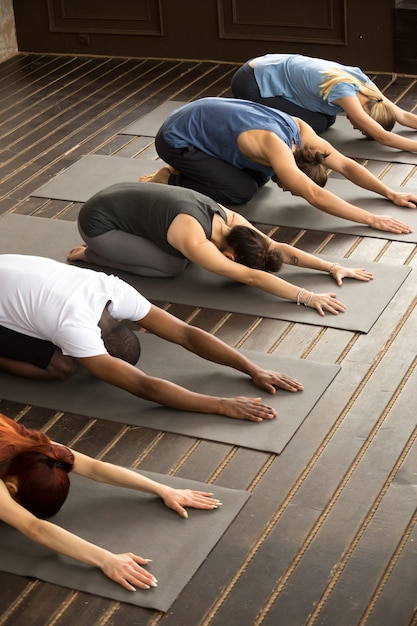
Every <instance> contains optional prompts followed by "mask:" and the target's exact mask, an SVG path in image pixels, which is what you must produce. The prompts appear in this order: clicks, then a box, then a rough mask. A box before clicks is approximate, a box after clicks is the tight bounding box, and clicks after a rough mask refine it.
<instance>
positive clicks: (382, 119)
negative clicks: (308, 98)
mask: <svg viewBox="0 0 417 626" xmlns="http://www.w3.org/2000/svg"><path fill="white" fill-rule="evenodd" d="M322 74H324V75H325V76H327V78H325V79H324V80H323V82H322V83H321V85H320V95H321V97H322V98H323V99H324V100H327V98H328V97H329V94H330V91H331V90H332V89H333V87H334V86H335V85H337V83H349V84H350V85H357V87H358V88H359V91H360V93H362V94H363V95H364V96H366V97H367V98H368V107H369V115H370V117H372V119H373V120H375V122H378V124H380V125H381V126H382V127H383V128H385V130H388V131H389V130H392V128H393V126H394V124H395V115H394V111H393V110H392V109H391V107H390V106H389V104H387V103H386V102H384V100H383V96H382V93H381V92H380V91H379V89H378V87H376V85H374V84H373V83H370V84H369V83H364V82H363V81H361V80H359V79H358V78H355V76H353V75H352V74H349V72H346V71H345V70H342V69H338V68H334V69H331V70H325V71H323V72H322Z"/></svg>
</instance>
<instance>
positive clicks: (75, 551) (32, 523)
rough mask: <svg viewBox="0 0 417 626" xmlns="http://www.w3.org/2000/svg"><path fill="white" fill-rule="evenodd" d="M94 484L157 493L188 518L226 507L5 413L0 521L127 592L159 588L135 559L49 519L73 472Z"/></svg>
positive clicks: (1, 420)
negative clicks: (94, 569)
mask: <svg viewBox="0 0 417 626" xmlns="http://www.w3.org/2000/svg"><path fill="white" fill-rule="evenodd" d="M71 471H72V472H74V474H79V475H81V476H85V477H87V478H91V479H92V480H96V481H98V482H102V483H108V484H111V485H116V486H120V487H125V488H128V489H134V490H136V491H143V492H146V493H151V494H155V495H157V496H159V497H161V498H162V499H163V501H164V503H165V505H166V506H167V507H168V508H170V509H173V510H174V511H176V512H177V513H178V514H179V515H181V517H184V518H187V517H188V514H187V511H186V509H185V507H186V506H187V507H193V508H196V509H205V510H213V509H217V508H218V507H219V506H220V505H221V503H220V502H219V500H216V499H215V498H213V494H211V493H207V492H204V491H194V490H191V489H174V488H172V487H168V486H167V485H163V484H162V483H158V482H156V481H154V480H151V479H150V478H147V477H145V476H141V475H140V474H138V473H136V472H134V471H132V470H129V469H127V468H123V467H119V466H117V465H113V464H111V463H105V462H102V461H98V460H95V459H93V458H91V457H89V456H87V455H85V454H81V453H80V452H76V451H75V450H72V449H70V448H68V447H67V446H64V445H61V444H59V443H55V442H53V441H51V439H50V438H49V437H48V436H47V435H46V434H45V433H43V432H41V431H38V430H33V429H29V428H26V427H25V426H23V425H22V424H19V423H17V422H15V421H13V420H12V419H10V418H8V417H6V416H5V415H3V414H1V413H0V520H1V521H3V522H5V523H6V524H9V525H10V526H13V527H14V528H16V529H17V530H18V531H20V532H21V533H23V534H24V535H26V536H27V537H28V538H29V539H31V540H33V541H36V542H38V543H40V544H42V545H44V546H46V547H47V548H50V549H51V550H54V551H56V552H59V553H60V554H63V555H65V556H69V557H72V558H73V559H76V560H78V561H81V562H83V563H86V564H87V565H92V566H95V567H98V568H99V569H101V570H102V571H103V573H104V574H105V575H106V576H108V577H109V578H110V579H112V580H114V581H115V582H117V583H119V584H120V585H121V586H122V587H124V588H125V589H127V590H128V591H135V590H136V588H140V589H150V588H151V587H156V586H157V580H156V578H155V576H154V575H153V574H151V573H150V572H148V571H147V570H146V569H144V567H143V566H145V565H147V564H148V563H149V562H150V559H145V558H142V557H140V556H137V555H136V554H132V553H125V554H114V553H112V552H110V551H108V550H106V549H105V548H102V547H99V546H97V545H94V544H92V543H90V542H88V541H85V540H84V539H81V538H80V537H78V536H77V535H74V534H72V533H70V532H68V531H67V530H65V529H63V528H60V527H59V526H57V525H56V524H53V523H52V522H49V521H47V519H46V518H48V517H51V516H53V515H55V514H56V513H57V512H58V511H59V510H60V508H61V506H62V505H63V504H64V502H65V499H66V497H67V494H68V490H69V486H70V480H69V476H68V474H69V472H71Z"/></svg>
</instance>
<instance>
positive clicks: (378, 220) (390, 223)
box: [369, 215, 413, 234]
mask: <svg viewBox="0 0 417 626" xmlns="http://www.w3.org/2000/svg"><path fill="white" fill-rule="evenodd" d="M369 226H370V227H371V228H375V230H384V231H387V232H389V233H398V234H408V233H412V232H413V229H412V228H411V226H408V225H407V224H404V222H400V220H397V219H396V218H395V217H390V216H389V215H373V216H372V219H371V222H370V223H369Z"/></svg>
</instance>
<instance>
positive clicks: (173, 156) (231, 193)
mask: <svg viewBox="0 0 417 626" xmlns="http://www.w3.org/2000/svg"><path fill="white" fill-rule="evenodd" d="M155 147H156V150H157V152H158V154H159V156H160V157H161V159H163V160H164V161H165V163H168V165H171V166H172V167H173V168H174V169H176V170H178V172H180V173H179V174H171V176H170V179H169V184H170V185H174V186H177V187H187V188H188V189H194V191H199V192H200V193H203V194H205V195H206V196H209V198H213V200H215V201H216V202H219V203H220V204H237V205H238V204H245V202H248V201H249V200H250V199H251V198H252V197H253V196H254V195H255V193H256V192H257V191H258V189H259V187H262V186H263V185H265V183H267V182H268V180H269V176H266V175H265V174H263V173H262V172H259V171H256V170H249V169H239V168H238V167H235V166H234V165H231V164H230V163H226V161H222V160H221V159H217V158H215V157H212V156H209V155H208V154H206V153H205V152H202V151H201V150H198V149H197V148H194V147H190V148H173V147H172V146H170V144H169V143H167V142H166V141H165V137H164V127H163V126H162V128H160V130H159V131H158V134H157V135H156V138H155Z"/></svg>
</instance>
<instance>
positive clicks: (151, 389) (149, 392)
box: [135, 376, 223, 415]
mask: <svg viewBox="0 0 417 626" xmlns="http://www.w3.org/2000/svg"><path fill="white" fill-rule="evenodd" d="M135 395H137V396H138V397H141V398H144V399H145V400H151V401H153V402H157V403H158V404H162V405H163V406H168V407H170V408H172V409H177V410H180V411H192V412H197V413H216V414H220V415H221V414H222V413H223V411H222V409H221V404H222V399H221V398H218V397H215V396H207V395H204V394H201V393H195V392H193V391H189V390H188V389H185V388H184V387H181V386H180V385H176V384H175V383H172V382H170V381H167V380H163V379H161V378H153V377H150V376H148V377H147V379H146V381H145V384H142V385H141V387H140V389H139V390H137V391H136V392H135Z"/></svg>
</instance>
